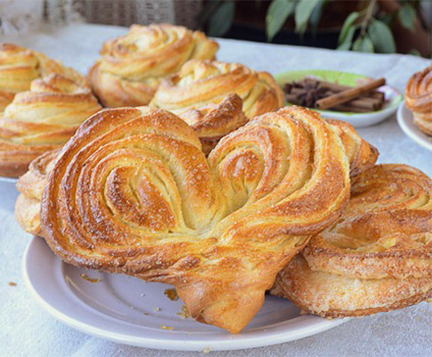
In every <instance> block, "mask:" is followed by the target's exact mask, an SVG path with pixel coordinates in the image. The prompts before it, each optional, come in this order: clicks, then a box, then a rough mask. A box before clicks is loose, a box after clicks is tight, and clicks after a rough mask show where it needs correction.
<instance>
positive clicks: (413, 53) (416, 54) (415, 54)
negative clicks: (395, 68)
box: [408, 48, 421, 57]
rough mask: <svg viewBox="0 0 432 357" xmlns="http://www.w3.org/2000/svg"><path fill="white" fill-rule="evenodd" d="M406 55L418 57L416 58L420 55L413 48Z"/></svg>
mask: <svg viewBox="0 0 432 357" xmlns="http://www.w3.org/2000/svg"><path fill="white" fill-rule="evenodd" d="M408 54H410V55H412V56H418V57H421V53H420V52H419V50H417V49H415V48H413V49H412V50H410V51H409V52H408Z"/></svg>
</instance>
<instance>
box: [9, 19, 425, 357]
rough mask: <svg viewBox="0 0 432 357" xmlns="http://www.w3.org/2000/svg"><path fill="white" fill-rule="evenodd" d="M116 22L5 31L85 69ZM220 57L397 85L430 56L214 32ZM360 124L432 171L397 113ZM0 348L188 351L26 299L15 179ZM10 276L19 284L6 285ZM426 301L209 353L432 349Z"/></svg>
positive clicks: (14, 351)
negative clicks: (145, 341) (90, 324)
mask: <svg viewBox="0 0 432 357" xmlns="http://www.w3.org/2000/svg"><path fill="white" fill-rule="evenodd" d="M125 31H126V29H124V28H120V27H110V26H99V25H76V26H69V27H66V28H62V29H58V30H56V31H46V32H42V33H36V34H33V35H31V36H26V37H25V38H24V37H23V38H8V39H5V38H3V39H2V41H5V40H7V41H13V42H16V43H18V44H21V45H24V46H28V47H30V48H33V49H36V50H39V51H42V52H44V53H46V54H47V55H50V56H52V57H53V58H56V59H60V60H62V61H63V62H64V63H65V64H67V65H69V66H72V67H75V68H76V69H78V70H80V71H81V72H83V73H84V72H86V71H87V69H88V68H89V67H90V65H91V64H92V63H93V62H94V60H95V59H96V57H97V55H98V50H99V48H100V46H101V44H102V41H104V40H106V39H108V38H112V37H115V36H118V35H120V34H122V33H124V32H125ZM219 42H220V45H221V48H220V51H219V54H218V58H219V59H221V60H224V61H237V62H241V63H244V64H246V65H248V66H250V67H252V68H254V69H259V70H267V71H269V72H271V73H278V72H280V71H287V70H295V69H311V68H323V69H334V70H341V71H350V72H356V73H362V74H366V75H370V76H373V77H378V76H384V77H386V78H387V80H388V82H389V84H390V85H392V86H395V87H396V88H398V89H399V90H401V91H403V88H404V85H405V83H406V81H407V79H408V78H409V76H410V75H411V74H412V73H413V72H416V71H418V70H419V69H421V68H423V67H426V66H427V65H428V64H430V63H431V61H430V60H426V59H422V58H419V57H414V56H404V55H375V54H359V53H352V52H337V51H330V50H322V49H315V48H305V47H294V46H280V45H271V44H258V43H253V42H244V41H235V40H220V41H219ZM359 132H360V133H361V134H362V135H363V136H364V137H365V138H366V139H367V140H369V141H370V142H371V143H373V144H374V145H375V146H377V147H378V149H379V150H380V152H381V156H380V162H388V163H407V164H411V165H413V166H416V167H418V168H420V169H421V170H423V171H424V172H425V173H427V174H429V175H432V153H431V152H429V151H427V150H426V149H423V148H421V147H420V146H418V145H416V144H415V143H414V142H412V141H411V140H410V139H409V138H407V137H406V136H405V135H404V134H403V133H402V131H401V130H400V129H399V127H398V125H397V123H396V119H395V118H394V117H393V118H390V119H388V120H387V121H385V122H383V123H381V124H379V125H376V126H373V127H369V128H365V129H361V130H359ZM0 186H1V187H3V188H0V261H1V263H0V286H1V288H0V346H1V347H0V356H56V357H60V356H71V355H73V356H77V357H78V356H138V355H140V356H169V355H170V356H171V355H175V356H191V355H198V353H188V352H167V351H157V350H150V349H142V348H135V347H130V346H125V345H119V344H115V343H112V342H108V341H105V340H102V339H99V338H94V337H91V336H88V335H85V334H83V333H80V332H77V331H75V330H73V329H71V328H69V327H67V326H65V325H63V324H62V323H60V322H58V321H56V320H55V319H54V318H52V317H51V316H49V315H48V314H47V313H46V312H45V311H44V310H42V309H41V307H39V305H37V303H36V302H35V301H34V300H33V299H32V297H31V296H30V293H29V292H28V291H27V290H26V288H25V286H24V283H23V280H22V277H21V258H22V255H23V251H24V249H25V246H26V244H27V242H28V240H29V239H30V236H29V235H27V234H25V233H23V232H22V231H21V229H20V228H19V227H18V225H17V223H16V222H15V221H14V218H13V214H12V212H11V210H10V207H11V205H12V202H11V201H12V199H13V197H14V196H15V192H14V190H13V186H10V187H11V189H5V188H4V185H0ZM9 282H16V283H17V286H10V285H9ZM431 326H432V306H431V305H430V304H427V303H422V304H419V305H417V306H414V307H411V308H407V309H404V310H400V311H394V312H391V313H383V314H378V315H374V316H370V317H366V318H361V319H354V320H352V321H349V322H348V323H346V324H343V325H341V326H339V327H336V328H334V329H332V330H330V331H327V332H324V333H321V334H319V335H315V336H312V337H308V338H305V339H302V340H299V341H295V342H290V343H285V344H281V345H276V346H269V347H263V348H258V349H251V350H242V351H232V352H213V353H212V355H213V356H234V355H235V356H288V355H289V356H292V357H294V356H304V355H324V356H329V355H335V354H338V355H351V356H352V355H367V356H382V355H386V356H396V355H401V356H402V355H404V356H426V355H432V343H431V341H432V327H431Z"/></svg>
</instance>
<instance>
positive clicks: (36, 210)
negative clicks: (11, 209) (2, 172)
mask: <svg viewBox="0 0 432 357" xmlns="http://www.w3.org/2000/svg"><path fill="white" fill-rule="evenodd" d="M57 154H58V150H53V151H48V152H46V153H44V154H42V155H41V156H39V157H37V158H36V159H34V160H33V161H32V162H31V163H30V166H29V169H28V171H27V172H26V173H25V174H24V175H23V176H21V177H20V178H19V180H18V182H17V185H16V186H17V190H18V191H19V192H20V194H19V196H18V198H17V201H16V203H15V218H16V219H17V221H18V223H19V224H20V226H21V227H22V228H23V229H24V230H25V231H26V232H28V233H31V234H34V235H37V236H39V235H41V234H42V231H41V228H40V203H41V200H42V194H43V190H44V189H45V187H46V186H47V184H48V173H49V172H50V171H51V170H52V168H53V167H54V163H55V160H56V158H57Z"/></svg>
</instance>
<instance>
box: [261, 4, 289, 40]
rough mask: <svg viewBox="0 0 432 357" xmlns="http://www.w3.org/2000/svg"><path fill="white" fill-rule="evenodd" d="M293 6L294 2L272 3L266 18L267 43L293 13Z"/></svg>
mask: <svg viewBox="0 0 432 357" xmlns="http://www.w3.org/2000/svg"><path fill="white" fill-rule="evenodd" d="M295 4H296V1H295V0H273V1H272V3H271V5H270V7H269V8H268V10H267V16H266V31H267V39H268V40H269V41H271V40H272V39H273V37H274V36H275V35H276V34H277V33H278V32H279V31H280V29H281V28H282V26H283V25H284V23H285V21H286V19H287V18H288V16H290V15H291V14H292V13H293V12H294V8H295Z"/></svg>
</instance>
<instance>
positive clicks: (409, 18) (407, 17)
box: [398, 4, 417, 31]
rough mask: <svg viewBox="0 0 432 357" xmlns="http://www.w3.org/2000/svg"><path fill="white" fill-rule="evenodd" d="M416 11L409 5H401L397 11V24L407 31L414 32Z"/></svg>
mask: <svg viewBox="0 0 432 357" xmlns="http://www.w3.org/2000/svg"><path fill="white" fill-rule="evenodd" d="M416 17H417V16H416V11H415V9H414V8H413V7H412V6H411V5H410V4H405V5H403V6H402V7H401V8H400V9H399V11H398V18H399V22H400V23H401V24H402V26H403V27H405V28H406V29H408V30H411V31H414V25H415V19H416Z"/></svg>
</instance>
